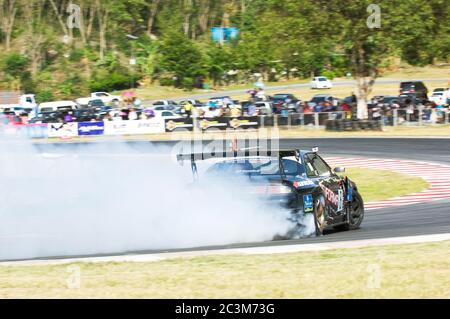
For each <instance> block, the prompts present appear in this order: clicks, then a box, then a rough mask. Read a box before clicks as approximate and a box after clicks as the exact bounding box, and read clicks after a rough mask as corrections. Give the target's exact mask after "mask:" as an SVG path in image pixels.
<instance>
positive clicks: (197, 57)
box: [159, 31, 206, 88]
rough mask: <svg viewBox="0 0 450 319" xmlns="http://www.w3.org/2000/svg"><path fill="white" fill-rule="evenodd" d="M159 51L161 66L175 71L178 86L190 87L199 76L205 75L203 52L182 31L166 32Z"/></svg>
mask: <svg viewBox="0 0 450 319" xmlns="http://www.w3.org/2000/svg"><path fill="white" fill-rule="evenodd" d="M159 53H160V68H161V69H162V70H164V71H166V72H169V73H173V75H174V82H175V85H176V86H177V87H187V88H189V87H190V86H192V85H193V83H194V80H195V79H196V78H197V77H203V76H205V73H206V70H205V64H204V60H203V56H202V53H201V52H200V50H198V48H197V47H196V46H195V44H194V43H193V42H192V41H191V40H189V39H188V38H187V37H186V36H185V35H184V34H183V33H182V32H180V31H175V32H171V33H168V34H166V35H165V37H164V38H163V41H162V43H161V46H160V48H159ZM189 82H191V84H189Z"/></svg>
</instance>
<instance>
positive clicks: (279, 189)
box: [267, 185, 292, 194]
mask: <svg viewBox="0 0 450 319" xmlns="http://www.w3.org/2000/svg"><path fill="white" fill-rule="evenodd" d="M267 192H268V193H270V194H290V193H292V188H290V187H289V186H285V185H279V186H269V187H268V188H267Z"/></svg>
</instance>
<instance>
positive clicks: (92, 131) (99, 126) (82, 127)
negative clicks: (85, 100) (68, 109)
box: [78, 122, 105, 136]
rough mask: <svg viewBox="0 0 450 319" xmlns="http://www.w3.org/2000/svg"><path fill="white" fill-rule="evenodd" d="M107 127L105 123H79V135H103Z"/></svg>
mask: <svg viewBox="0 0 450 319" xmlns="http://www.w3.org/2000/svg"><path fill="white" fill-rule="evenodd" d="M104 133H105V125H104V123H103V122H80V123H78V135H80V136H86V135H103V134H104Z"/></svg>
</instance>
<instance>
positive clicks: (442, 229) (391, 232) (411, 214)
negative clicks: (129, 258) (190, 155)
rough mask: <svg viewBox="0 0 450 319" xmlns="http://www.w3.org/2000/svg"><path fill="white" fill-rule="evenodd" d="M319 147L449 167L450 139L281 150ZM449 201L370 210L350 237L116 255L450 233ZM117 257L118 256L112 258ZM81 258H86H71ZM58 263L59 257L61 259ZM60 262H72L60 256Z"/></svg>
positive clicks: (329, 152)
mask: <svg viewBox="0 0 450 319" xmlns="http://www.w3.org/2000/svg"><path fill="white" fill-rule="evenodd" d="M127 144H129V145H130V146H131V147H132V148H133V149H135V150H139V151H142V152H146V150H148V149H149V147H150V144H149V143H148V142H128V143H127ZM154 144H156V145H159V146H162V145H168V146H170V145H173V144H174V142H155V143H154ZM316 146H317V147H319V148H320V152H321V154H323V155H325V156H349V157H371V158H397V159H406V160H419V161H427V162H435V163H442V164H450V139H428V138H408V139H401V138H389V139H383V138H356V139H355V138H336V139H320V138H319V139H289V140H281V141H280V147H281V148H302V149H309V148H312V147H316ZM37 147H38V148H39V149H40V150H41V151H42V152H46V151H61V152H71V151H75V150H76V152H77V153H80V152H83V150H84V149H88V148H90V147H97V146H95V145H86V144H77V143H75V144H59V145H56V146H55V145H48V144H42V145H39V146H37ZM449 206H450V200H441V201H436V202H431V203H426V204H416V205H408V206H399V207H391V208H385V209H378V210H373V211H368V212H367V213H366V216H365V220H364V222H363V224H362V227H361V229H359V230H356V231H349V232H333V233H328V234H326V235H325V236H322V237H319V238H305V239H300V240H287V241H274V242H263V243H245V244H233V245H226V246H208V247H195V248H189V249H176V250H151V251H139V252H127V253H120V254H119V253H118V254H117V255H124V254H136V253H138V254H139V253H145V254H149V253H161V252H177V251H189V250H212V249H224V248H239V247H258V246H275V245H293V244H302V243H305V244H306V243H319V242H334V241H349V240H357V239H372V238H386V237H400V236H414V235H427V234H442V233H450V208H449ZM108 255H114V254H108ZM96 256H101V255H96ZM71 257H82V256H71ZM56 258H58V257H56ZM61 258H67V256H66V257H61Z"/></svg>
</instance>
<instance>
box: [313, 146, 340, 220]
mask: <svg viewBox="0 0 450 319" xmlns="http://www.w3.org/2000/svg"><path fill="white" fill-rule="evenodd" d="M304 160H305V168H306V174H307V175H308V177H309V178H313V179H316V180H317V182H318V183H319V186H320V188H321V189H322V193H323V195H324V197H325V204H326V208H327V209H326V210H327V213H328V215H329V216H330V217H333V215H340V213H341V212H342V211H343V210H344V189H343V186H342V185H341V184H342V183H341V178H340V177H339V176H337V175H336V174H334V173H333V172H332V170H331V168H330V166H328V164H327V163H326V162H325V161H324V160H323V159H322V158H321V157H320V156H319V155H318V154H316V153H308V154H306V155H305V159H304Z"/></svg>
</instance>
